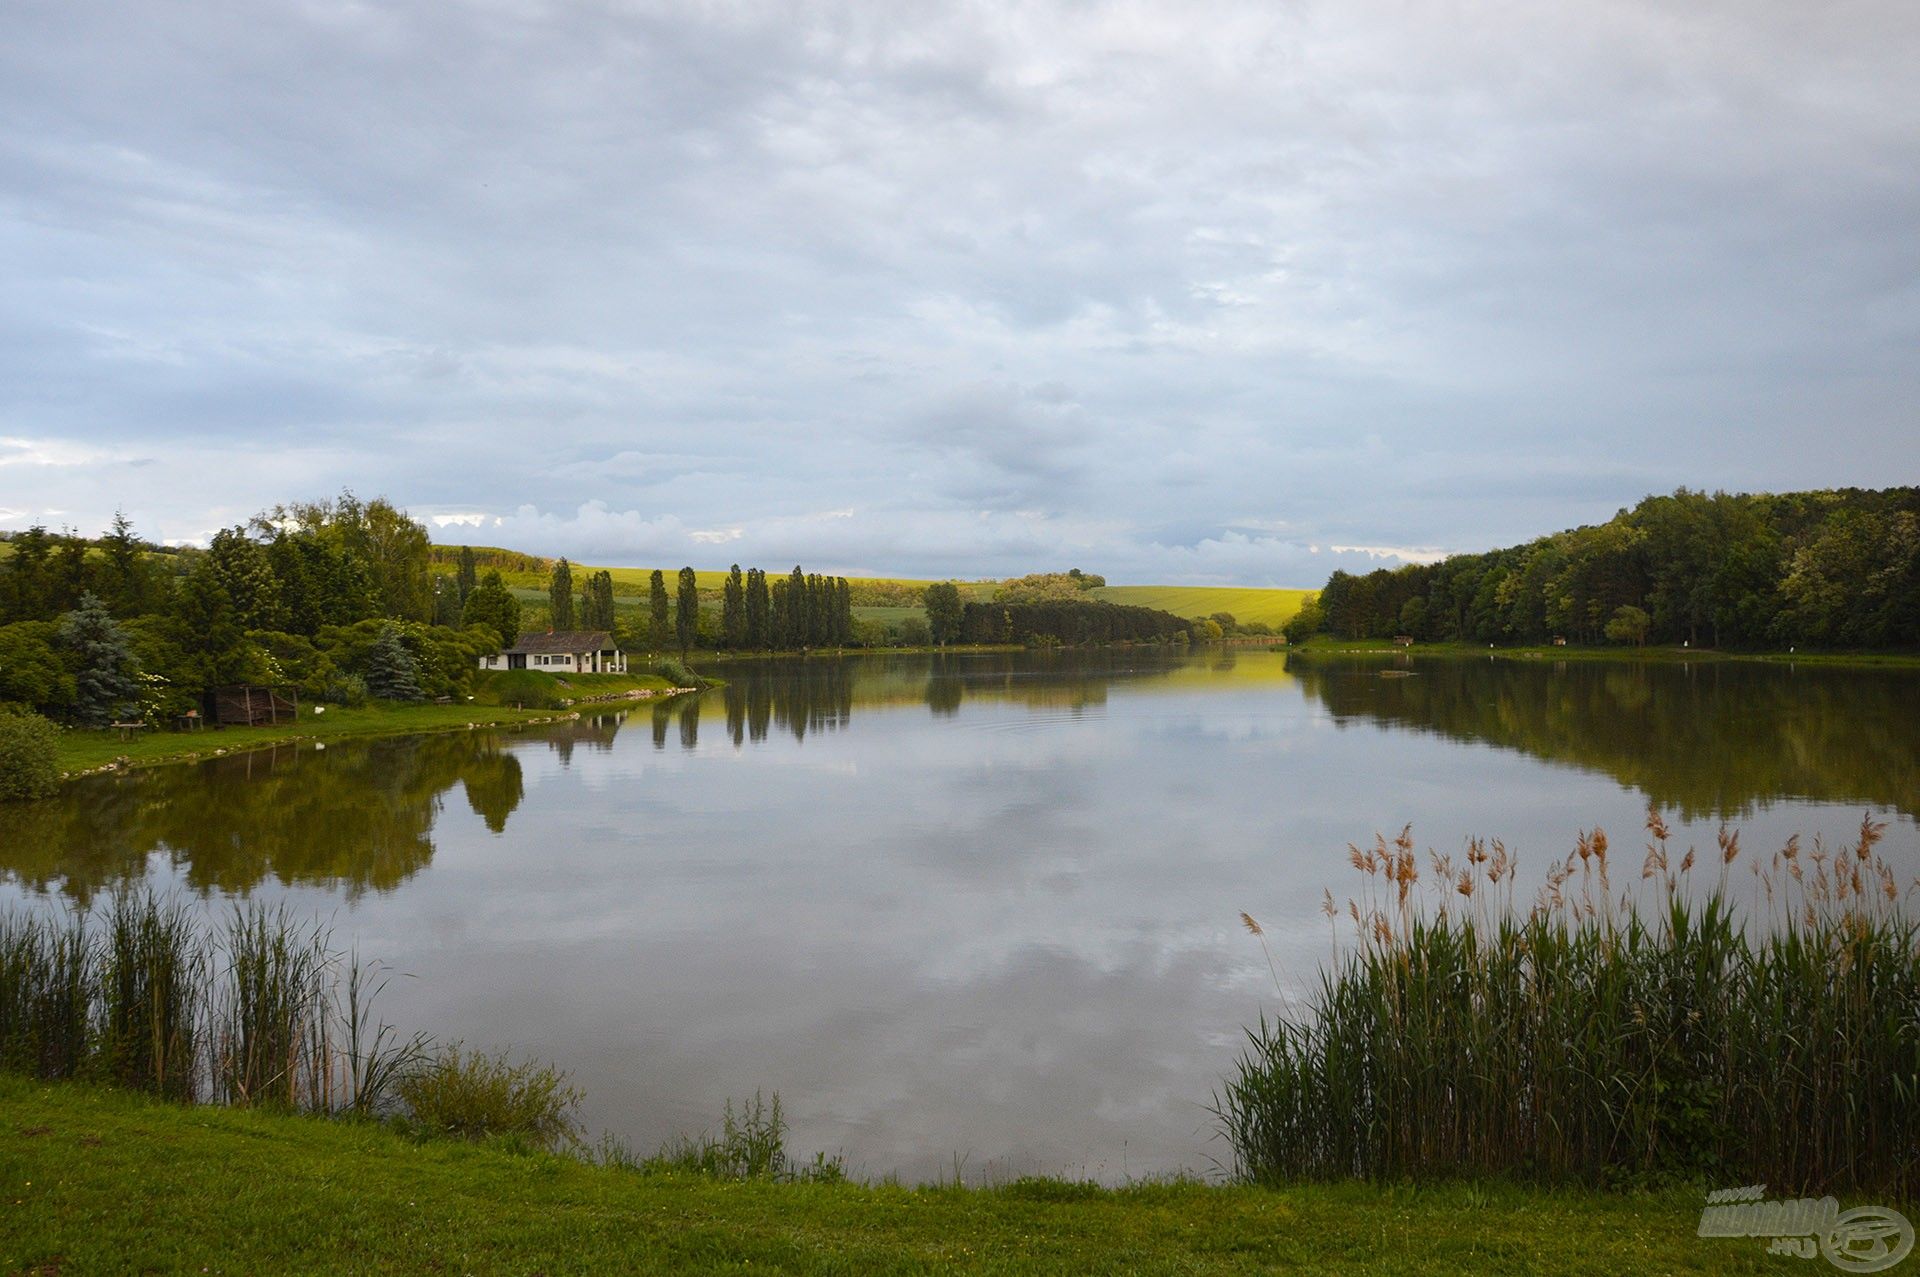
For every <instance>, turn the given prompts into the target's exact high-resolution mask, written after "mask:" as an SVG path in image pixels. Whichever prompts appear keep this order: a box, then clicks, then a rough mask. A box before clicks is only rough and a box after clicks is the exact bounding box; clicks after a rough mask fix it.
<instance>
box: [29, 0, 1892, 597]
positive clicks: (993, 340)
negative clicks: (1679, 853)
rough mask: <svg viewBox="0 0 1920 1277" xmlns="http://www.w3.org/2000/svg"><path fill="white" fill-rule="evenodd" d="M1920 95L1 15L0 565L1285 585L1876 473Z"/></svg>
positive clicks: (1796, 63) (1025, 26) (935, 50)
mask: <svg viewBox="0 0 1920 1277" xmlns="http://www.w3.org/2000/svg"><path fill="white" fill-rule="evenodd" d="M1916 55H1920V9H1915V8H1914V7H1913V6H1911V5H1904V4H1899V3H1896V2H1895V0H1862V2H1861V3H1857V4H1853V5H1849V6H1843V7H1841V8H1833V7H1827V8H1808V7H1806V6H1803V5H1795V4H1787V3H1784V2H1779V0H1753V2H1751V3H1742V4H1739V5H1732V4H1727V3H1720V2H1719V0H1715V2H1713V3H1706V4H1700V5H1693V6H1687V7H1684V8H1676V7H1675V6H1672V5H1670V4H1655V3H1652V0H1619V2H1617V3H1610V4H1605V5H1597V6H1586V7H1582V8H1579V9H1577V10H1565V9H1561V8H1556V9H1554V10H1552V11H1550V12H1549V11H1547V10H1538V11H1528V10H1525V9H1513V8H1510V7H1509V8H1505V9H1497V10H1488V9H1485V8H1483V7H1479V6H1472V5H1465V6H1462V5H1455V4H1435V5H1429V6H1413V7H1411V8H1409V7H1407V6H1404V5H1399V4H1389V3H1386V2H1385V0H1357V2H1340V3H1336V2H1334V0H1307V2H1306V3H1303V4H1299V5H1290V6H1274V5H1271V4H1267V3H1259V2H1256V0H1203V2H1202V3H1199V4H1198V5H1186V6H1159V7H1155V6H1142V5H1140V4H1138V3H1135V2H1133V0H1094V2H1093V3H1090V4H1071V5H1068V4H1052V3H1022V4H1012V3H987V4H984V5H976V6H964V7H957V8H945V9H925V10H911V9H901V8H900V7H898V6H892V5H879V4H871V3H854V4H850V5H843V6H839V7H837V8H835V9H834V10H833V11H832V12H831V13H827V12H825V11H812V10H807V9H804V8H802V9H798V10H796V9H793V8H791V7H781V6H759V5H743V6H742V5H736V6H721V7H717V8H716V7H712V6H692V7H688V6H667V7H665V8H660V7H643V8H640V9H633V8H623V7H605V6H601V7H594V6H588V7H578V6H575V7H566V6H559V7H538V6H536V7H533V8H522V9H508V8H502V7H499V6H493V5H480V4H463V3H433V4H429V3H425V2H424V0H399V2H397V3H394V4H390V5H383V6H379V7H378V8H368V9H359V10H353V11H351V12H349V11H345V10H339V9H337V8H330V7H318V8H316V7H314V6H305V5H295V6H274V5H267V6H263V7H260V8H258V9H256V10H254V11H252V12H250V14H249V21H248V23H247V24H246V26H245V32H244V35H236V34H235V28H234V27H233V24H232V21H231V17H230V15H228V14H226V13H224V12H222V11H220V10H218V9H207V10H189V11H185V12H174V11H166V12H162V11H159V10H155V9H152V8H150V7H143V6H138V5H131V4H120V5H108V6H106V7H105V8H101V7H100V6H84V5H83V6H52V7H46V6H43V7H40V8H38V9H35V10H33V11H32V12H31V13H23V14H21V15H19V16H18V20H17V21H15V22H13V23H11V24H10V26H9V31H8V40H7V41H6V42H5V43H4V46H0V118H6V119H9V120H15V121H22V120H24V121H31V122H33V123H34V127H32V128H16V129H12V130H8V131H5V132H4V133H0V192H4V194H3V195H0V262H4V263H5V264H6V273H7V279H8V288H7V289H6V290H5V292H4V293H3V294H0V468H4V472H5V473H8V474H11V475H14V476H24V475H28V474H31V475H32V478H33V482H32V483H31V484H30V485H22V484H20V483H19V482H18V479H17V478H16V479H15V481H14V482H13V483H12V484H9V485H8V487H7V491H6V493H5V505H6V506H7V507H8V510H7V511H6V512H0V523H5V524H6V525H8V526H21V525H23V524H24V523H25V522H29V521H32V520H34V519H47V518H50V517H51V515H50V512H51V511H54V510H64V511H71V512H72V515H71V517H73V518H74V519H76V520H78V521H80V522H81V524H82V525H83V526H104V525H105V522H106V520H107V519H108V518H110V517H111V515H112V512H113V510H114V509H115V508H116V507H122V506H124V507H125V508H126V509H127V510H128V511H129V512H130V513H131V514H132V515H133V516H134V517H135V519H136V521H137V522H138V523H139V525H140V526H141V527H142V530H143V531H146V532H148V533H149V534H150V535H155V536H167V537H176V538H182V537H199V536H202V535H203V534H204V530H205V529H207V528H210V527H218V526H221V525H222V524H224V523H230V522H233V521H236V520H239V519H244V518H245V517H247V516H249V515H250V514H252V513H254V512H255V511H257V510H258V509H260V508H261V507H263V506H267V505H271V504H272V503H273V502H275V501H279V500H283V499H287V498H290V497H311V496H320V495H325V494H327V493H330V492H333V491H336V490H338V488H340V487H341V486H352V487H354V488H355V489H356V490H359V491H361V492H362V493H364V494H373V493H384V494H386V495H388V496H390V497H392V498H394V499H395V500H398V501H400V502H401V503H402V504H405V505H407V506H409V507H410V508H412V509H414V510H416V511H420V512H424V513H427V514H430V515H432V516H433V517H434V519H435V522H436V526H437V527H439V528H440V529H441V531H442V532H443V533H465V532H467V531H469V530H472V531H474V532H477V531H479V530H481V529H482V528H484V529H485V531H486V534H487V537H488V539H489V540H496V541H501V542H505V543H507V544H513V545H521V546H524V547H525V548H527V549H529V550H536V551H541V552H547V553H568V554H574V555H583V556H584V555H592V556H596V557H597V559H598V560H599V561H611V560H615V559H628V560H632V559H635V558H638V559H639V560H641V561H664V562H677V561H685V560H688V559H695V558H696V557H697V556H698V555H699V554H700V553H701V552H702V551H703V550H705V551H706V552H708V553H711V552H712V549H713V547H715V546H716V545H719V544H723V543H722V542H717V541H713V540H711V539H703V538H711V537H714V536H719V535H724V536H726V537H727V538H728V539H727V540H726V541H725V542H724V544H725V545H726V546H727V547H728V554H729V556H733V555H736V554H737V555H740V556H742V557H743V561H744V558H745V557H754V558H756V559H757V560H758V561H760V562H764V563H767V564H770V565H771V564H776V563H781V562H792V561H793V560H795V559H796V558H797V559H801V560H803V561H806V562H807V563H808V564H809V565H812V564H814V563H818V564H819V566H820V567H821V568H822V569H823V570H826V569H829V568H833V569H835V570H850V569H851V568H853V567H856V566H859V567H864V568H868V569H871V570H873V571H878V572H901V573H912V574H915V575H948V574H971V573H973V572H976V571H979V572H990V573H994V574H1002V575H1004V574H1008V573H1012V572H1018V571H1027V570H1033V569H1037V568H1043V567H1053V566H1060V565H1061V564H1062V562H1076V563H1079V564H1080V565H1082V566H1084V567H1086V568H1088V569H1089V570H1095V571H1103V572H1105V573H1106V574H1107V575H1108V576H1109V577H1110V578H1112V579H1116V580H1120V579H1129V580H1146V579H1152V578H1154V577H1162V578H1173V577H1178V578H1179V579H1189V580H1196V581H1199V580H1204V581H1214V580H1218V581H1223V582H1233V581H1241V582H1247V583H1275V584H1294V585H1312V584H1317V583H1318V582H1319V581H1320V580H1322V579H1324V576H1325V572H1326V570H1327V568H1328V567H1329V566H1330V565H1340V566H1354V567H1361V566H1365V565H1369V564H1374V563H1385V562H1396V561H1398V562H1407V561H1411V562H1418V561H1424V558H1425V557H1426V556H1431V555H1434V554H1436V553H1438V551H1437V550H1435V549H1434V548H1433V547H1436V546H1443V545H1444V546H1458V547H1462V548H1481V547H1484V546H1488V545H1493V544H1500V543H1507V542H1511V541H1514V540H1518V539H1521V538H1523V537H1526V536H1529V535H1532V534H1535V533H1539V532H1543V531H1547V530H1550V529H1552V528H1556V527H1561V526H1566V525H1569V524H1577V523H1582V522H1588V521H1592V520H1596V519H1604V518H1605V517H1607V516H1608V515H1610V514H1611V513H1612V512H1613V510H1614V509H1615V508H1617V507H1618V506H1620V505H1623V504H1628V503H1631V502H1632V501H1633V500H1635V499H1636V498H1638V497H1639V496H1641V495H1642V494H1643V493H1645V492H1647V491H1658V490H1666V489H1671V488H1672V487H1675V486H1678V485H1680V484H1683V483H1684V484H1689V485H1696V486H1709V487H1711V486H1719V485H1725V486H1729V487H1747V488H1760V487H1772V488H1792V487H1805V486H1812V485H1823V484H1845V483H1859V484H1871V483H1882V482H1888V481H1890V480H1910V479H1911V478H1912V477H1913V476H1912V473H1911V471H1912V456H1911V443H1910V438H1911V432H1912V422H1911V420H1910V410H1909V408H1908V405H1910V404H1911V403H1913V402H1914V401H1915V399H1916V396H1920V364H1916V362H1915V361H1914V360H1913V359H1912V358H1911V352H1912V350H1913V349H1914V348H1915V346H1916V345H1920V295H1917V294H1915V293H1914V291H1913V290H1912V289H1910V288H1902V287H1900V286H1899V284H1900V281H1904V280H1910V279H1911V278H1913V277H1914V275H1915V271H1916V269H1920V265H1917V263H1916V259H1915V256H1914V251H1915V250H1914V243H1915V240H1914V237H1913V235H1912V227H1913V226H1914V225H1915V224H1916V222H1917V221H1920V188H1916V186H1915V184H1914V183H1912V182H1911V181H1908V180H1905V175H1907V174H1910V173H1912V172H1913V171H1915V169H1916V168H1917V167H1920V123H1917V122H1920V78H1916V77H1914V76H1913V75H1912V74H1911V66H1912V65H1913V63H1914V61H1915V58H1916ZM476 67H486V68H488V71H487V74H485V75H484V76H483V75H480V74H478V73H476V72H475V70H474V68H476ZM319 102H324V103H328V104H329V106H328V109H325V110H319V109H316V108H315V105H314V104H315V103H319ZM210 477H216V478H217V482H209V478H210ZM823 511H824V512H828V513H822V512H823ZM482 515H484V518H485V519H486V520H487V522H486V523H484V524H476V523H475V522H473V521H472V520H473V519H475V518H477V517H481V516H482ZM442 520H444V522H443V521H442ZM829 560H831V561H832V562H829ZM589 561H595V560H594V558H589Z"/></svg>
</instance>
